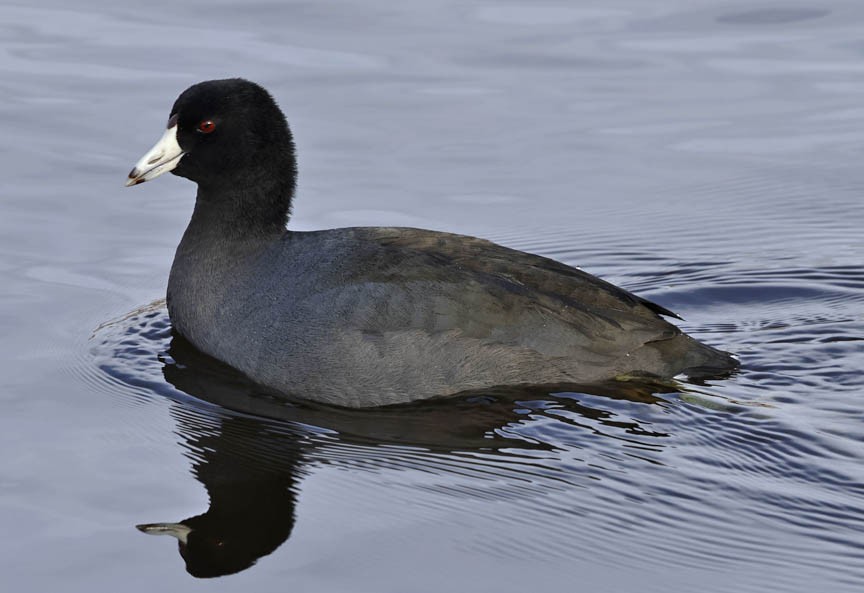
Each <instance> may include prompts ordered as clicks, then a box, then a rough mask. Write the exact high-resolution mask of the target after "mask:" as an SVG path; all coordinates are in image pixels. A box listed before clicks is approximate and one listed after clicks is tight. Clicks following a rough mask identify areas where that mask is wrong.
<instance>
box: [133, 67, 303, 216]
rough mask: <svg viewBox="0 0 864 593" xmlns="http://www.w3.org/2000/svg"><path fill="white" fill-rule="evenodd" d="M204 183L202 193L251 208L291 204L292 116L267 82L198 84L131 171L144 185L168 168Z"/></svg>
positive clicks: (285, 211) (176, 106)
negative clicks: (288, 117) (286, 113)
mask: <svg viewBox="0 0 864 593" xmlns="http://www.w3.org/2000/svg"><path fill="white" fill-rule="evenodd" d="M169 171H171V172H173V173H174V174H175V175H179V176H181V177H186V178H187V179H190V180H192V181H194V182H196V183H197V184H198V186H199V198H200V197H202V196H203V197H204V198H205V199H206V198H208V197H209V198H211V199H213V200H219V199H227V198H224V196H226V195H227V196H230V199H231V200H233V201H234V202H237V203H238V204H239V203H242V202H248V203H244V204H242V206H243V207H244V208H257V207H262V210H263V211H265V212H268V213H269V212H273V211H274V210H275V211H281V218H282V220H281V224H283V225H284V221H285V217H286V216H287V214H288V210H289V208H290V201H291V197H292V194H293V190H294V185H295V179H296V175H297V167H296V157H295V154H294V141H293V138H292V136H291V131H290V129H289V128H288V124H287V122H286V121H285V116H284V115H283V114H282V111H281V110H280V109H279V106H278V105H277V104H276V101H274V100H273V97H272V96H271V95H270V93H268V92H267V91H266V90H265V89H264V88H262V87H261V86H259V85H257V84H255V83H254V82H250V81H248V80H244V79H242V78H230V79H225V80H209V81H206V82H200V83H198V84H195V85H193V86H191V87H189V88H188V89H186V90H185V91H183V93H182V94H181V95H180V96H179V97H178V98H177V100H176V101H175V102H174V106H173V107H172V108H171V114H170V116H169V118H168V125H167V129H166V130H165V132H164V134H163V136H162V138H161V139H160V140H159V141H158V142H157V143H156V145H155V146H154V147H153V148H152V149H151V150H150V151H149V152H148V153H147V154H145V155H144V156H143V157H142V158H141V160H139V161H138V163H137V164H136V165H135V168H134V169H132V171H131V172H130V173H129V180H128V181H127V185H137V184H139V183H143V182H144V181H149V180H150V179H154V178H155V177H158V176H159V175H162V174H163V173H167V172H169Z"/></svg>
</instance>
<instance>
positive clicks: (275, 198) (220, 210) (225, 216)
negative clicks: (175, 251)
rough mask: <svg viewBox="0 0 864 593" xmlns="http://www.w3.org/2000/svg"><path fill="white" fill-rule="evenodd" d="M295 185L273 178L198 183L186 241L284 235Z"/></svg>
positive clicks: (228, 239)
mask: <svg viewBox="0 0 864 593" xmlns="http://www.w3.org/2000/svg"><path fill="white" fill-rule="evenodd" d="M293 192H294V184H293V182H292V181H291V180H280V179H271V180H266V181H264V182H262V181H261V180H260V179H259V180H255V182H254V183H252V182H250V183H236V184H233V185H230V186H225V185H220V186H219V187H218V188H216V187H213V186H206V185H201V184H199V186H198V195H197V197H196V198H195V210H194V211H193V213H192V219H191V220H190V221H189V226H188V227H187V228H186V233H185V234H184V235H183V241H184V242H187V243H189V242H192V243H194V242H207V243H213V242H214V241H215V242H216V243H223V242H224V243H237V242H240V243H245V242H250V241H251V242H257V241H260V240H268V239H269V240H272V239H274V238H278V237H280V236H282V234H284V232H285V224H286V223H287V221H288V216H289V213H290V209H291V198H292V196H293Z"/></svg>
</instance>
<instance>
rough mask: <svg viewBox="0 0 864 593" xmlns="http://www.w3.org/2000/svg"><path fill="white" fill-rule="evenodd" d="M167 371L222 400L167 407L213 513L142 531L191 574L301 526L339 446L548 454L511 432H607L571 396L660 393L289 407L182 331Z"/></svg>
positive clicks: (215, 569)
mask: <svg viewBox="0 0 864 593" xmlns="http://www.w3.org/2000/svg"><path fill="white" fill-rule="evenodd" d="M163 373H164V375H165V378H166V379H167V380H168V381H169V382H170V383H171V384H173V385H174V386H175V387H176V388H177V389H179V390H180V391H182V392H185V393H187V394H189V395H192V396H194V397H195V398H197V399H199V400H203V401H205V402H209V403H211V404H216V406H208V405H204V404H200V405H197V404H195V403H190V402H189V401H188V400H185V401H184V400H182V399H180V398H178V399H177V401H176V403H175V405H174V407H173V408H172V410H173V411H172V413H173V416H174V418H175V420H176V422H177V430H178V434H179V435H180V438H181V441H180V444H181V445H182V446H183V447H184V448H185V449H186V452H187V455H188V456H189V457H190V459H191V460H192V465H193V468H192V471H193V474H194V475H195V478H196V479H198V481H200V482H201V483H202V484H203V485H204V487H205V488H206V490H207V493H208V495H209V498H210V508H209V509H208V510H207V512H205V513H203V514H200V515H197V516H195V517H190V518H188V519H185V520H182V521H180V522H179V523H149V524H144V525H139V526H138V528H139V529H140V530H141V531H144V532H145V533H150V534H157V535H158V534H166V535H171V536H173V537H175V538H176V539H177V540H178V545H179V551H180V554H181V556H182V557H183V559H184V560H185V562H186V570H187V571H188V572H189V573H190V574H191V575H193V576H196V577H215V576H221V575H227V574H231V573H235V572H239V571H241V570H244V569H246V568H248V567H250V566H252V565H253V564H254V563H255V562H256V560H257V559H259V558H261V557H262V556H265V555H267V554H270V553H272V552H273V551H274V550H276V548H278V547H279V546H280V545H281V544H282V543H283V542H284V541H285V540H286V539H287V538H288V537H289V536H290V534H291V529H292V527H293V525H294V517H295V507H296V494H297V491H298V485H299V481H300V478H301V476H302V474H303V467H304V465H306V464H309V463H312V462H324V463H330V462H333V458H332V457H328V456H327V455H326V454H324V453H323V451H324V450H325V449H326V448H327V447H328V446H332V445H333V444H334V443H338V444H340V445H348V446H354V447H356V448H357V449H358V452H357V454H363V452H364V451H365V452H368V451H370V447H371V448H376V447H379V446H382V445H403V446H410V447H411V448H412V450H414V451H416V454H418V455H422V454H423V453H424V452H434V453H449V452H453V453H458V452H483V453H485V454H487V455H495V454H500V455H504V454H506V453H505V451H512V450H513V449H514V448H515V449H519V450H526V449H553V448H554V445H552V444H550V443H546V442H543V441H542V440H538V439H532V438H526V437H524V436H521V435H520V433H519V431H513V430H507V428H508V427H511V426H514V425H519V424H520V423H524V422H526V421H528V420H526V419H527V418H528V417H530V416H531V415H532V414H535V413H539V414H543V413H544V410H548V409H554V410H555V411H556V414H555V418H556V419H557V420H561V419H562V418H565V417H573V418H583V419H587V420H590V421H592V422H594V423H595V424H596V423H599V424H604V423H605V422H606V419H608V418H610V417H613V416H614V414H610V413H609V412H608V411H606V410H603V409H598V408H595V407H589V406H586V405H584V404H581V403H579V401H578V397H574V396H573V392H575V393H577V394H578V393H581V394H586V393H588V394H592V395H600V396H605V397H608V398H612V399H618V400H622V399H623V400H629V401H635V402H644V403H649V404H650V403H656V402H659V401H662V400H660V399H659V398H658V397H657V395H655V394H656V393H658V392H660V391H663V390H664V388H663V387H662V386H658V385H656V384H650V383H644V384H642V383H639V384H637V383H633V382H627V383H616V384H614V385H609V386H605V387H604V386H592V387H591V388H590V389H585V388H575V387H574V386H567V388H566V391H568V392H570V393H569V394H568V395H563V394H562V395H556V392H558V393H560V392H562V391H565V389H564V387H563V386H556V387H552V386H546V387H537V388H530V389H525V388H520V389H518V390H516V389H509V390H505V389H500V390H493V391H487V392H484V393H477V394H466V395H465V396H460V397H458V398H453V399H448V400H439V401H429V402H424V403H418V404H411V405H404V406H397V407H390V408H379V409H368V410H355V409H345V408H332V407H324V406H320V405H310V404H306V403H300V402H294V403H292V402H285V401H284V399H280V398H276V397H273V396H272V395H268V394H266V393H263V392H262V391H261V389H260V388H259V387H257V386H255V385H252V384H250V383H249V382H248V381H246V380H245V379H244V378H243V377H242V376H241V375H239V374H238V373H237V372H236V371H233V370H232V369H230V368H229V367H226V366H225V365H222V364H221V363H219V362H218V361H215V360H213V359H211V358H209V357H207V356H206V355H203V354H202V353H200V352H198V351H197V350H196V349H195V348H194V347H192V346H191V345H190V344H188V342H186V341H185V340H183V338H181V337H179V336H176V335H175V336H174V337H173V338H172V341H171V346H170V349H169V352H168V356H166V357H165V359H164V367H163ZM665 390H666V391H668V390H669V389H668V388H666V389H665ZM596 399H597V398H593V399H592V402H593V401H596ZM562 410H563V411H564V412H566V414H563V415H562V414H561V412H562ZM574 423H575V424H578V422H574ZM609 424H610V425H613V426H618V427H620V423H615V422H612V421H610V422H609ZM627 431H628V432H630V433H637V434H638V433H640V431H641V428H640V427H639V425H638V423H636V422H632V423H631V425H630V426H628V428H627ZM644 434H651V433H650V432H648V431H645V432H644ZM654 436H658V435H654ZM659 436H663V435H659Z"/></svg>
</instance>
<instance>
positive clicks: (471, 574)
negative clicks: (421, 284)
mask: <svg viewBox="0 0 864 593" xmlns="http://www.w3.org/2000/svg"><path fill="white" fill-rule="evenodd" d="M862 26H864V8H862V7H860V6H859V4H858V3H854V2H850V1H846V2H844V1H841V0H830V1H828V2H821V3H818V5H817V4H814V3H808V2H785V3H784V2H781V3H777V2H765V3H761V4H760V3H757V4H755V5H754V4H742V3H739V2H732V1H723V0H716V1H710V2H709V1H708V0H700V1H696V2H694V1H692V0H688V1H686V2H685V1H684V0H662V1H661V2H651V3H645V2H637V1H636V0H618V1H614V2H588V3H578V5H576V4H574V3H572V2H561V1H557V0H551V1H548V2H542V3H540V4H537V3H533V2H532V3H528V2H522V3H520V2H474V1H472V2H443V1H436V2H427V3H398V2H365V3H362V4H358V3H353V2H340V1H334V2H327V3H320V2H288V3H283V4H279V3H265V2H261V3H257V2H252V3H244V4H242V5H240V4H237V3H236V2H220V1H217V2H184V3H183V4H182V5H178V4H177V3H169V2H165V1H164V0H154V1H153V2H150V3H148V5H147V7H146V9H145V8H144V7H142V6H141V5H130V6H128V7H125V6H118V5H117V4H116V3H112V2H107V1H102V0H86V1H84V2H79V3H77V4H76V5H75V7H74V9H71V8H69V5H68V3H67V4H64V3H61V2H59V0H42V1H41V2H39V3H38V5H33V4H32V3H30V4H26V3H19V4H17V5H16V4H14V3H13V4H9V3H7V4H5V5H3V6H2V7H0V31H2V36H3V40H4V43H3V44H2V49H0V69H2V72H3V76H2V77H0V99H2V100H0V121H2V125H3V130H4V134H3V136H2V139H0V154H2V159H3V162H4V165H5V166H4V167H3V175H0V205H2V216H0V277H2V286H3V289H2V290H0V330H2V333H3V336H4V339H3V340H2V342H0V349H2V350H0V352H2V355H3V356H2V357H0V369H2V377H3V379H2V382H0V385H2V388H0V398H2V404H3V407H4V413H3V415H2V420H0V447H2V449H3V451H4V452H5V453H4V454H3V456H2V457H0V522H2V524H3V526H4V532H5V533H6V534H7V535H6V537H5V538H3V539H2V541H0V558H2V560H0V574H3V575H4V576H3V579H2V582H3V583H8V587H7V588H11V589H14V590H16V591H47V590H63V591H94V590H95V591H101V590H124V591H152V590H153V589H154V588H172V589H179V588H183V589H184V590H203V589H207V590H224V591H236V590H237V589H238V588H244V589H245V588H248V589H249V590H255V591H283V590H285V589H289V588H290V589H296V590H303V591H328V592H338V591H346V592H347V591H350V592H361V591H376V592H380V591H393V592H404V591H412V592H413V591H430V592H431V591H442V590H454V591H498V592H500V591H514V592H515V591H522V590H536V591H559V590H585V591H632V590H635V589H637V588H638V589H639V590H642V591H664V592H669V591H682V592H683V591H693V590H699V591H706V592H710V591H718V592H719V591H729V590H733V589H734V590H739V591H759V592H762V591H784V592H787V591H812V590H814V589H815V590H830V591H840V592H842V591H860V590H861V589H862V588H864V511H862V508H864V449H862V441H864V423H862V420H864V412H862V409H864V408H862V403H861V402H862V397H864V376H862V373H861V369H862V368H864V343H862V336H864V271H862V267H861V264H862V253H864V236H862V233H861V229H862V227H864V200H862V197H861V195H862V189H864V169H862V166H861V154H862V150H861V147H862V146H864V108H862V107H861V98H862V96H864V84H862V83H861V82H860V78H861V73H862V70H864V66H862V62H861V57H862V53H864V42H862V39H861V34H860V31H861V30H862ZM236 75H241V76H244V77H247V78H250V79H252V80H256V81H257V82H260V83H261V84H263V85H265V86H266V87H267V88H269V89H270V90H271V91H272V92H273V94H274V95H275V96H276V97H277V99H278V100H279V102H280V104H281V105H282V107H283V109H284V110H285V111H286V113H287V115H288V117H289V121H290V122H291V124H292V128H293V130H294V132H295V136H296V139H297V143H298V149H299V158H300V169H301V174H300V187H299V195H298V198H297V201H296V203H295V209H294V212H295V216H294V219H293V220H292V223H291V226H292V228H296V229H303V230H305V229H314V228H327V227H333V226H342V225H363V224H376V225H379V224H380V225H411V226H422V227H427V228H436V229H446V230H450V231H456V232H464V233H468V234H472V235H480V236H484V237H487V238H491V239H494V240H497V241H499V242H502V243H504V244H506V245H508V246H512V247H516V248H520V249H525V250H530V251H533V252H535V253H539V254H542V255H546V256H550V257H554V258H556V259H559V260H561V261H564V262H567V263H569V264H572V265H578V266H580V267H582V268H583V269H586V270H588V271H590V272H592V273H595V274H598V275H600V276H602V277H604V278H605V279H607V280H610V281H612V282H614V283H616V284H618V285H621V286H623V287H626V288H628V289H631V290H633V291H635V292H637V293H639V294H640V295H642V296H645V297H648V298H651V299H652V300H655V301H657V302H658V303H660V304H662V305H663V306H666V307H668V308H671V309H672V310H675V311H676V312H678V313H680V314H681V315H682V316H683V317H684V318H685V319H686V320H687V321H685V322H683V323H681V326H682V327H683V328H684V329H685V330H686V331H688V332H690V333H692V334H693V335H694V336H696V337H698V338H699V339H702V340H704V341H706V342H708V343H711V344H713V345H715V346H718V347H720V348H723V349H727V350H731V351H733V352H736V353H738V354H739V355H740V357H741V359H742V363H743V370H742V372H741V373H740V374H739V375H737V376H736V377H734V378H732V379H729V380H727V381H718V382H711V383H710V384H706V385H692V384H680V385H677V386H659V385H637V384H624V385H616V386H611V387H607V388H599V389H593V390H585V391H584V392H553V393H549V392H543V391H536V392H533V391H532V392H524V393H516V394H514V393H509V394H501V393H498V394H490V395H489V396H488V397H484V398H471V399H466V400H460V401H456V402H450V403H448V404H444V405H441V404H434V405H433V404H429V405H422V406H413V407H408V408H402V409H396V410H379V411H368V412H345V411H336V410H332V409H326V408H318V407H314V406H302V405H299V406H298V405H290V406H289V405H285V404H284V403H281V402H279V401H277V400H274V399H272V398H269V397H266V396H265V395H264V394H261V393H260V392H259V391H257V390H256V389H255V388H254V387H253V386H250V385H248V384H246V383H245V382H244V381H243V380H242V378H240V377H237V376H236V375H234V374H233V373H231V372H230V370H229V369H225V368H222V367H220V366H219V365H216V364H213V363H212V361H209V360H206V359H202V358H201V357H200V356H199V355H197V353H195V352H194V350H192V349H190V348H189V347H188V345H185V344H184V343H183V342H182V340H174V341H172V338H171V332H170V324H169V323H168V321H167V317H166V314H165V311H164V305H163V303H162V302H161V301H160V299H161V298H162V297H163V295H164V286H165V282H166V279H167V271H168V268H169V266H170V262H171V259H172V257H173V249H174V247H175V245H176V243H177V241H178V240H179V237H180V234H181V233H182V230H183V227H184V225H185V224H186V221H187V220H188V216H189V214H190V212H191V207H192V196H193V195H194V188H193V186H192V185H191V184H189V183H188V182H186V181H185V180H182V179H178V178H173V177H168V176H166V177H163V178H160V179H159V180H158V181H156V182H154V183H152V184H150V183H148V184H146V185H144V186H142V187H138V188H134V189H124V188H122V183H123V180H124V176H125V174H126V172H127V171H128V170H129V168H130V167H131V165H132V164H133V163H134V162H135V161H136V160H137V159H138V158H139V156H140V154H141V153H142V152H143V151H144V150H146V149H147V148H148V147H149V146H150V145H151V144H152V142H153V141H155V139H156V138H157V137H158V136H159V135H160V134H161V130H162V126H163V125H164V121H165V118H166V117H167V115H168V110H169V108H170V105H171V103H172V102H173V100H174V98H175V97H176V95H177V94H178V93H179V92H180V91H182V90H183V89H184V88H186V87H187V86H188V85H189V84H191V83H193V82H197V81H199V80H204V79H209V78H217V77H223V76H236ZM192 517H197V519H192V520H191V522H192V523H194V524H195V525H196V529H197V531H198V532H199V533H200V534H204V535H206V536H207V537H206V538H203V541H202V542H198V543H196V544H195V545H194V546H192V545H190V546H189V547H188V548H187V550H186V555H187V557H186V560H187V561H188V563H187V562H184V560H183V558H181V556H180V555H178V548H177V545H176V543H175V542H173V541H172V540H170V539H168V538H164V537H163V538H155V537H149V536H146V535H144V534H142V533H140V532H139V531H137V530H136V529H135V525H138V524H142V523H155V522H179V521H181V520H186V519H187V518H192ZM193 548H194V549H193ZM187 567H188V569H189V572H191V573H193V574H195V575H196V576H199V577H204V576H212V575H214V574H216V573H219V572H226V571H238V572H236V573H235V574H234V575H233V576H226V577H222V578H216V579H209V580H201V579H196V578H192V577H191V576H189V573H187Z"/></svg>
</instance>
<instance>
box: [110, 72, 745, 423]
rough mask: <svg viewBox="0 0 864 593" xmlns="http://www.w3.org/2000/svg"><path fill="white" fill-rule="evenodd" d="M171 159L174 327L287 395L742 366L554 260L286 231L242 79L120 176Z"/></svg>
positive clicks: (353, 234)
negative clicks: (180, 225)
mask: <svg viewBox="0 0 864 593" xmlns="http://www.w3.org/2000/svg"><path fill="white" fill-rule="evenodd" d="M168 171H171V172H173V173H174V174H175V175H180V176H181V177H186V178H188V179H191V180H192V181H194V182H196V183H197V184H198V195H197V198H196V201H195V210H194V212H193V214H192V220H191V221H190V222H189V226H188V227H187V229H186V232H185V233H184V234H183V239H182V240H181V241H180V245H179V246H178V248H177V253H176V255H175V257H174V263H173V265H172V266H171V276H170V278H169V280H168V297H167V301H168V313H169V315H170V317H171V321H172V323H173V325H174V328H175V329H176V330H177V331H178V332H179V333H180V334H182V335H183V336H184V337H186V338H187V339H188V340H189V341H190V342H191V343H192V344H194V345H195V346H196V347H197V348H199V349H200V350H202V351H203V352H205V353H207V354H209V355H211V356H213V357H215V358H217V359H219V360H221V361H223V362H225V363H227V364H229V365H231V366H233V367H235V368H237V369H239V370H240V371H242V372H243V373H245V374H246V375H247V376H248V377H249V378H250V379H252V380H253V381H255V382H257V383H259V384H261V385H263V386H266V387H268V388H270V389H273V390H276V391H278V392H281V393H285V394H287V395H290V396H296V397H300V398H306V399H311V400H316V401H319V402H325V403H329V404H336V405H342V406H352V407H363V406H379V405H387V404H395V403H403V402H409V401H413V400H419V399H426V398H432V397H437V396H444V395H451V394H456V393H462V392H466V391H474V390H482V389H486V388H490V387H493V386H502V385H541V384H559V385H560V384H568V383H569V384H583V385H584V384H590V383H595V382H601V381H607V380H610V379H614V378H616V377H620V376H624V375H648V376H656V377H661V378H669V377H673V376H675V375H678V374H679V373H686V374H689V375H691V376H693V375H700V376H704V375H717V374H723V373H728V372H729V371H731V370H733V369H734V368H735V367H736V366H737V363H736V361H735V359H734V358H733V357H732V356H730V355H729V354H727V353H725V352H721V351H719V350H716V349H714V348H711V347H710V346H706V345H704V344H701V343H700V342H697V341H696V340H694V339H693V338H691V337H689V336H687V335H686V334H684V333H682V332H681V330H679V329H678V328H677V327H676V326H674V325H672V324H670V323H668V322H667V321H665V320H664V319H662V318H661V315H665V316H673V317H675V315H674V314H673V313H671V312H670V311H668V310H667V309H665V308H663V307H661V306H659V305H657V304H654V303H651V302H649V301H646V300H645V299H642V298H640V297H638V296H635V295H633V294H631V293H629V292H627V291H625V290H622V289H620V288H617V287H615V286H613V285H612V284H609V283H607V282H604V281H603V280H600V279H599V278H596V277H594V276H592V275H590V274H587V273H585V272H582V271H581V270H577V269H575V268H572V267H570V266H566V265H564V264H562V263H559V262H557V261H554V260H551V259H547V258H544V257H540V256H537V255H532V254H528V253H524V252H521V251H516V250H513V249H508V248H506V247H502V246H500V245H496V244H495V243H491V242H489V241H485V240H482V239H477V238H474V237H467V236H463V235H454V234H449V233H441V232H434V231H427V230H421V229H413V228H391V227H356V228H343V229H332V230H324V231H315V232H294V231H287V230H286V229H285V223H286V221H287V219H288V215H289V212H290V209H291V200H292V198H293V196H294V187H295V181H296V176H297V169H296V161H295V156H294V142H293V138H292V136H291V132H290V130H289V129H288V124H287V122H286V121H285V116H284V115H283V114H282V111H281V110H280V109H279V107H278V106H277V105H276V102H275V101H274V100H273V98H272V97H271V96H270V94H269V93H268V92H267V91H266V90H264V89H263V88H262V87H260V86H258V85H257V84H254V83H252V82H249V81H247V80H242V79H228V80H212V81H208V82H202V83H199V84H196V85H194V86H192V87H190V88H189V89H187V90H186V91H184V92H183V93H182V94H181V95H180V97H179V98H178V99H177V101H176V102H175V103H174V107H173V108H172V110H171V115H170V117H169V119H168V127H167V130H166V131H165V133H164V135H163V136H162V138H161V139H160V140H159V141H158V142H157V143H156V145H155V146H154V147H153V148H152V149H151V150H150V151H149V152H148V153H147V154H145V155H144V156H143V157H142V158H141V160H140V161H138V163H137V164H136V165H135V168H134V169H132V171H131V172H130V173H129V180H128V181H127V185H135V184H138V183H142V182H144V181H148V180H150V179H153V178H155V177H158V176H159V175H161V174H163V173H167V172H168Z"/></svg>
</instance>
